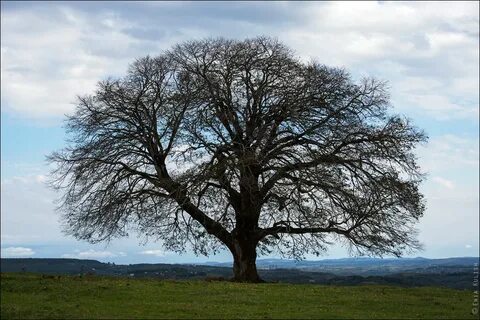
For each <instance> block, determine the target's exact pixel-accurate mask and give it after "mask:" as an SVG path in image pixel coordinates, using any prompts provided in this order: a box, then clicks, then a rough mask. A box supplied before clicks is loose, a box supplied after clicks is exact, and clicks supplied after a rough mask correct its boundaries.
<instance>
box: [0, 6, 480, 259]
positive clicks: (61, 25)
mask: <svg viewBox="0 0 480 320" xmlns="http://www.w3.org/2000/svg"><path fill="white" fill-rule="evenodd" d="M478 12H479V3H478V2H474V1H472V2H304V3H303V2H229V3H227V2H115V3H111V2H30V3H26V2H2V3H1V173H2V176H1V200H2V201H1V247H2V251H1V255H2V257H77V258H93V259H99V260H102V261H115V262H140V261H143V262H155V261H165V262H187V261H205V260H206V259H207V258H204V257H200V258H196V257H195V256H193V255H192V254H190V253H187V254H184V255H182V256H178V255H176V254H174V253H169V252H165V251H164V250H163V249H162V247H161V244H160V243H146V244H143V243H142V240H141V239H138V238H137V237H135V236H133V237H132V238H127V239H119V240H114V241H112V242H111V243H109V244H97V245H90V244H87V243H84V242H79V241H77V240H75V239H73V238H70V237H65V236H64V235H63V234H62V233H61V227H60V224H59V221H58V218H59V216H58V213H56V212H55V211H54V207H55V205H54V199H55V198H57V197H58V195H56V194H54V192H52V191H51V190H49V189H47V188H46V186H45V179H46V176H47V174H48V168H47V167H46V164H45V161H44V159H45V155H47V154H49V153H50V152H52V151H54V150H57V149H59V148H62V147H63V146H64V141H65V133H64V130H63V128H62V121H63V118H64V114H66V113H69V112H71V111H72V110H73V108H74V106H73V102H74V101H75V97H76V95H79V94H80V95H81V94H86V93H91V92H92V90H94V88H95V84H96V82H97V81H99V80H101V79H104V78H107V77H115V76H120V75H122V74H123V73H124V72H125V71H126V69H127V67H128V64H129V63H131V62H132V61H133V60H134V59H135V58H138V57H142V56H145V55H147V54H149V55H156V54H159V53H160V52H162V50H166V49H169V48H170V47H171V46H172V45H173V44H175V43H178V42H181V41H184V40H191V39H199V38H205V37H218V36H222V37H226V38H235V39H243V38H246V37H255V36H258V35H267V36H272V37H276V38H278V39H279V40H280V41H282V42H284V43H285V44H287V45H289V46H290V47H291V48H293V49H294V50H295V51H296V54H297V55H298V56H299V57H300V58H301V59H304V60H311V59H315V60H317V61H318V62H320V63H324V64H326V65H330V66H338V67H344V68H346V69H347V70H349V71H350V72H351V74H352V75H353V76H354V77H355V78H360V77H362V76H374V77H377V78H380V79H383V80H387V81H388V82H389V86H390V88H391V100H392V103H393V105H394V106H395V109H394V112H396V113H402V114H406V115H407V116H408V117H410V118H412V119H413V121H414V123H415V124H416V125H417V126H419V127H421V128H423V129H425V131H426V132H427V133H428V135H429V136H430V140H429V142H428V144H426V145H424V146H421V147H420V148H419V149H418V150H417V154H418V156H419V162H420V164H421V166H422V169H423V170H424V171H426V172H427V173H428V179H427V181H426V182H425V183H424V184H423V185H422V191H423V192H424V194H425V196H426V199H427V207H428V209H427V212H426V214H425V216H424V217H423V218H422V219H421V221H420V224H419V226H418V227H419V230H420V236H419V238H420V240H421V241H422V242H423V243H424V246H425V250H424V251H422V252H417V253H415V254H413V255H414V256H425V257H447V256H474V255H478V252H479V246H478V238H479V229H478V224H479V184H478V179H479V137H478V133H479V119H478V118H479V90H478V88H479V14H478ZM345 254H346V251H345V250H344V249H343V248H341V247H338V246H333V247H332V248H331V251H330V253H329V255H328V256H327V257H342V256H345ZM210 259H211V260H217V261H222V260H228V259H230V258H229V256H228V254H220V255H219V256H213V257H211V258H210Z"/></svg>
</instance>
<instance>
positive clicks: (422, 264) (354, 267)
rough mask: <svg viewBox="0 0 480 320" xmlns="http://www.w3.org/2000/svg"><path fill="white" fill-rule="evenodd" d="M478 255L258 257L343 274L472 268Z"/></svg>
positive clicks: (273, 265) (264, 264)
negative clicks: (307, 258) (316, 259)
mask: <svg viewBox="0 0 480 320" xmlns="http://www.w3.org/2000/svg"><path fill="white" fill-rule="evenodd" d="M474 263H479V258H478V257H458V258H444V259H427V258H422V257H418V258H388V259H380V258H364V257H360V258H343V259H324V260H318V261H310V260H303V261H296V260H283V259H259V260H257V268H259V269H270V270H271V269H277V268H282V269H300V270H304V271H321V272H329V273H334V274H341V275H387V274H391V273H396V272H405V271H409V272H420V271H422V272H427V273H432V272H434V273H438V272H453V271H458V270H464V269H466V270H471V269H472V268H473V265H474ZM204 265H212V266H221V267H231V266H232V264H231V263H218V262H207V263H205V264H204Z"/></svg>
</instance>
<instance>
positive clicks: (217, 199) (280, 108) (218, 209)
mask: <svg viewBox="0 0 480 320" xmlns="http://www.w3.org/2000/svg"><path fill="white" fill-rule="evenodd" d="M388 109H389V98H388V94H387V92H386V87H385V84H384V83H383V82H379V81H377V80H374V79H363V80H362V81H360V82H359V83H354V81H353V80H352V79H351V77H350V76H349V74H348V73H347V72H346V71H344V70H343V69H337V68H330V67H326V66H324V65H320V64H318V63H315V62H312V63H304V62H302V61H300V60H299V59H298V58H296V57H295V55H294V54H293V53H292V51H291V50H290V49H288V48H287V47H286V46H284V45H283V44H281V43H279V42H278V41H276V40H272V39H269V38H256V39H248V40H245V41H231V40H225V39H208V40H203V41H191V42H185V43H183V44H180V45H177V46H175V47H174V48H173V49H172V50H170V51H167V52H164V53H163V54H161V55H160V56H158V57H155V58H152V57H146V58H142V59H139V60H137V61H135V62H134V63H133V64H132V65H131V67H130V69H129V71H128V74H127V75H126V76H125V77H123V78H121V79H109V80H105V81H102V82H100V83H99V84H98V88H97V90H96V92H95V93H94V94H93V95H88V96H84V97H80V98H79V100H78V105H77V108H76V112H75V113H74V114H73V115H72V116H70V117H69V118H68V120H67V130H68V132H69V134H70V137H71V139H70V141H69V145H68V147H66V148H65V149H64V150H62V151H60V152H56V153H54V154H52V155H51V156H50V157H49V159H50V161H51V162H53V163H54V164H55V168H56V169H55V170H54V171H53V176H52V177H53V178H52V185H53V187H55V188H57V189H60V190H61V191H62V194H63V198H62V199H61V204H60V209H61V210H62V212H63V216H62V217H63V222H64V227H65V230H66V232H67V233H68V234H71V235H73V236H75V237H76V238H78V239H85V240H88V241H91V242H96V241H103V240H108V239H111V238H112V237H117V236H124V235H126V234H127V231H128V230H132V229H134V230H136V231H138V232H140V233H141V234H144V235H146V237H147V239H148V238H150V237H153V238H154V239H155V240H162V242H163V244H164V246H165V247H166V249H169V250H175V251H183V250H185V246H186V245H187V244H188V243H190V244H191V247H192V248H193V249H194V250H195V252H196V253H202V254H207V253H208V252H211V251H212V250H213V251H216V250H218V249H220V248H222V247H224V246H225V247H227V248H228V249H229V250H230V251H231V253H232V255H233V258H234V268H233V270H234V279H235V280H238V281H251V282H256V281H260V278H259V276H258V274H257V270H256V265H255V261H256V257H257V252H258V253H262V254H263V253H266V252H270V251H271V250H276V251H277V252H279V253H281V254H282V255H284V256H289V257H296V258H298V257H302V256H303V255H304V254H305V253H316V254H319V253H321V252H322V251H324V250H326V245H328V244H329V243H330V241H342V242H343V243H344V244H345V245H347V246H348V247H349V248H350V249H351V250H353V251H354V253H358V254H372V255H385V254H393V255H400V254H402V253H403V252H405V250H409V249H416V248H418V247H419V243H418V242H417V240H416V233H415V229H414V224H415V223H416V222H417V221H418V219H419V218H420V217H421V216H422V214H423V211H424V201H423V197H422V195H421V194H420V193H419V190H418V186H419V183H420V182H421V180H422V175H421V173H420V170H419V167H418V166H417V164H416V160H415V156H414V153H413V150H414V147H415V146H416V145H417V144H418V143H420V142H423V141H425V140H426V136H425V134H424V133H423V132H422V131H420V130H418V129H416V128H415V127H413V126H412V125H411V124H410V123H409V121H408V120H407V119H405V118H403V117H401V116H397V115H390V114H389V113H388V111H389V110H388Z"/></svg>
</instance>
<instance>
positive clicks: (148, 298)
mask: <svg viewBox="0 0 480 320" xmlns="http://www.w3.org/2000/svg"><path fill="white" fill-rule="evenodd" d="M472 302H473V291H467V290H465V291H460V290H453V289H443V288H431V287H430V288H426V287H423V288H400V287H387V286H376V285H375V286H374V285H372V286H355V287H339V286H320V285H291V284H275V283H270V284H243V283H231V282H206V281H169V280H155V279H135V280H134V279H127V278H113V277H83V278H80V277H73V276H61V277H56V278H53V279H52V278H42V276H41V275H38V274H14V273H10V274H5V273H4V274H2V275H1V317H2V319H8V318H21V319H26V318H35V319H41V318H62V319H63V318H76V319H78V318H89V319H92V318H95V319H100V318H109V319H111V318H122V319H125V318H142V319H145V318H187V319H193V318H202V319H205V318H207V319H214V318H249V319H251V318H274V319H280V318H283V319H286V318H294V319H299V318H338V319H344V318H368V319H372V318H382V319H396V318H399V319H400V318H416V319H418V318H427V319H432V318H435V319H437V318H457V319H465V318H467V319H469V318H472V319H473V318H475V317H474V316H473V315H471V310H472Z"/></svg>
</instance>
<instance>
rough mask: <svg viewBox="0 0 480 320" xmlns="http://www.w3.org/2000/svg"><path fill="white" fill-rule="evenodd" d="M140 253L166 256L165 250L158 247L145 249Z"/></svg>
mask: <svg viewBox="0 0 480 320" xmlns="http://www.w3.org/2000/svg"><path fill="white" fill-rule="evenodd" d="M140 254H144V255H150V256H156V257H164V256H165V251H163V250H159V249H156V250H144V251H141V252H140Z"/></svg>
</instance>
